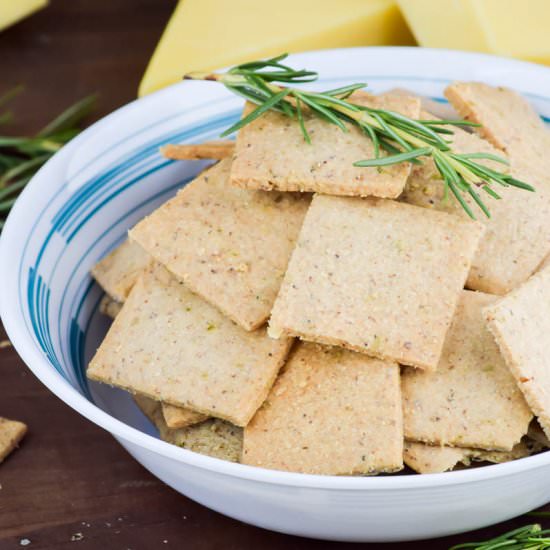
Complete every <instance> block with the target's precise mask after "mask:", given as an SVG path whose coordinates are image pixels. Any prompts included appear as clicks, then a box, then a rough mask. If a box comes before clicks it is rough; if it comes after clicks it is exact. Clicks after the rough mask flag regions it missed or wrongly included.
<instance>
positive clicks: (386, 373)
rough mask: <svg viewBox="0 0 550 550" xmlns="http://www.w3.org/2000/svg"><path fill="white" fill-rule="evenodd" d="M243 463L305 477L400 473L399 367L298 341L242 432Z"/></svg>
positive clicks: (401, 452)
mask: <svg viewBox="0 0 550 550" xmlns="http://www.w3.org/2000/svg"><path fill="white" fill-rule="evenodd" d="M243 462H244V463H246V464H251V465H253V466H261V467H264V468H272V469H275V470H288V471H291V472H301V473H310V474H333V475H351V474H373V473H379V472H396V471H398V470H401V469H402V467H403V424H402V410H401V392H400V380H399V365H397V364H396V363H390V362H387V361H380V360H378V359H371V358H370V357H366V356H365V355H362V354H359V353H354V352H351V351H347V350H343V349H341V348H330V347H327V346H321V345H319V344H311V343H299V344H298V345H297V346H296V347H295V349H294V350H293V351H292V352H291V354H290V357H289V359H288V361H287V363H286V365H285V367H284V369H283V372H282V374H281V375H280V376H279V377H278V379H277V381H276V382H275V385H274V386H273V388H272V390H271V392H270V394H269V396H268V398H267V400H266V402H265V403H264V405H263V406H262V407H261V408H260V410H259V411H258V412H257V413H256V415H255V416H254V418H253V419H252V421H251V422H250V424H249V425H248V426H247V427H246V428H245V430H244V447H243Z"/></svg>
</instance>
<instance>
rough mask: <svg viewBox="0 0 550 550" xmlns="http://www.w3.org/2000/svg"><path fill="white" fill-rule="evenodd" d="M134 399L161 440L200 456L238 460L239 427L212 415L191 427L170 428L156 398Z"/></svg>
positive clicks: (241, 439)
mask: <svg viewBox="0 0 550 550" xmlns="http://www.w3.org/2000/svg"><path fill="white" fill-rule="evenodd" d="M134 400H135V401H136V403H137V405H138V407H139V408H140V409H141V410H142V411H143V413H144V414H145V415H146V416H147V417H148V418H149V420H151V422H152V423H153V424H154V425H155V426H156V427H157V429H158V430H159V434H160V438H161V439H163V440H164V441H167V442H168V443H172V444H173V445H177V446H178V447H183V448H185V449H188V450H189V451H193V452H196V453H200V454H203V455H208V456H212V457H214V458H220V459H222V460H229V461H231V462H239V460H240V457H241V453H242V442H243V435H242V433H243V430H242V428H238V427H237V426H234V425H233V424H230V423H229V422H225V421H223V420H219V419H217V418H212V419H210V420H206V421H205V422H201V423H200V424H196V425H193V426H189V427H185V428H180V429H170V428H169V427H168V426H167V424H166V422H165V420H164V416H163V414H162V408H161V404H160V403H159V402H158V401H155V400H154V399H150V398H149V397H144V396H138V395H136V396H134Z"/></svg>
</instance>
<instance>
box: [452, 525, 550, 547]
mask: <svg viewBox="0 0 550 550" xmlns="http://www.w3.org/2000/svg"><path fill="white" fill-rule="evenodd" d="M467 548H469V549H471V550H497V549H501V548H502V549H506V550H545V549H549V548H550V530H549V529H542V527H541V526H540V525H539V524H538V523H534V524H533V525H526V526H524V527H520V528H519V529H514V530H513V531H509V532H508V533H504V534H503V535H500V536H498V537H495V538H494V539H490V540H486V541H482V542H466V543H464V544H457V545H456V546H453V547H452V548H450V549H449V550H465V549H467Z"/></svg>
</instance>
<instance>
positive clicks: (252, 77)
mask: <svg viewBox="0 0 550 550" xmlns="http://www.w3.org/2000/svg"><path fill="white" fill-rule="evenodd" d="M286 57H287V54H284V55H280V56H278V57H273V58H271V59H267V60H264V61H253V62H251V63H243V64H241V65H237V66H235V67H233V68H232V69H230V70H228V71H227V72H226V73H208V72H194V73H189V74H187V75H185V76H184V78H185V79H189V80H209V81H214V82H219V83H221V84H223V85H225V87H226V88H227V89H229V90H230V91H232V92H233V93H235V94H238V95H240V96H242V97H244V98H245V99H247V100H248V101H251V102H252V103H255V104H256V105H258V107H257V108H256V109H255V110H253V111H252V112H251V113H249V114H248V115H247V116H246V117H244V118H242V119H241V120H239V121H238V122H237V123H236V124H234V125H233V126H231V127H230V128H228V129H227V130H226V131H225V132H224V133H223V134H222V135H227V134H230V133H232V132H235V131H237V130H239V129H240V128H242V127H243V126H246V125H247V124H250V123H251V122H252V121H253V120H255V119H256V118H258V117H259V116H260V115H262V113H264V112H266V111H268V110H273V111H277V112H279V113H282V114H283V115H285V116H288V117H291V118H294V119H295V120H296V121H297V122H298V124H299V126H300V128H301V130H302V133H303V136H304V139H305V140H306V142H308V143H310V142H311V137H310V135H309V134H308V132H307V128H306V125H305V123H304V116H303V108H304V107H307V108H308V109H309V112H310V113H312V114H313V115H314V116H316V117H318V118H321V119H322V120H325V121H326V122H329V123H331V124H335V125H336V126H338V127H339V128H340V129H341V130H342V131H344V132H345V131H347V130H348V129H347V127H346V125H345V123H351V124H353V125H355V126H358V127H359V128H360V129H361V130H362V131H363V132H364V134H365V136H366V137H368V138H369V139H371V140H372V142H373V145H374V150H375V158H372V159H366V160H358V161H357V162H355V163H354V165H355V166H362V167H382V166H388V165H392V164H396V163H400V162H412V163H418V162H421V158H422V157H431V158H432V159H433V160H434V163H435V166H436V168H437V170H438V171H439V174H440V175H441V179H442V183H443V185H444V186H445V195H447V194H448V192H449V191H450V192H451V193H452V195H453V196H454V197H455V198H456V200H457V201H458V202H459V204H460V205H461V206H462V208H463V209H464V210H465V211H466V213H467V214H468V215H469V216H470V217H471V218H474V219H475V216H474V213H473V211H472V209H471V208H470V204H472V202H473V203H475V204H476V205H477V206H478V207H479V208H480V209H481V210H482V212H483V213H484V214H485V215H486V216H487V217H489V216H490V213H489V209H488V208H487V206H486V204H485V203H484V201H483V199H482V198H481V196H480V194H479V193H478V190H480V189H481V190H483V191H484V192H485V193H486V194H487V195H488V196H490V197H491V198H493V199H500V195H499V194H498V193H497V192H496V191H495V190H494V189H493V187H495V186H497V187H498V186H502V187H509V186H512V187H518V188H520V189H525V190H528V191H534V188H533V187H532V186H531V185H529V184H528V183H525V182H522V181H519V180H517V179H516V178H514V177H513V176H511V175H510V174H508V173H506V172H499V171H497V170H495V169H492V168H489V167H487V166H485V165H484V164H480V163H479V162H477V161H478V160H493V161H497V162H501V163H503V164H507V161H506V159H504V158H503V157H500V156H497V155H490V154H486V153H475V154H460V153H457V152H455V151H453V149H452V147H451V144H450V142H449V141H447V140H445V139H444V137H442V136H444V135H448V134H452V133H453V132H452V131H451V130H450V129H449V128H448V127H449V126H466V125H469V126H473V125H474V124H472V123H470V122H468V121H452V120H413V119H410V118H408V117H406V116H404V115H401V114H399V113H396V112H393V111H388V110H383V109H374V108H371V107H365V106H362V105H357V104H355V103H352V102H351V101H348V98H349V96H350V95H351V94H352V93H353V92H354V91H356V90H359V89H361V88H364V87H365V86H366V84H364V83H358V84H351V85H349V86H343V87H341V88H337V89H334V90H326V91H324V92H312V91H308V90H304V89H302V88H295V87H292V86H287V87H283V86H279V85H278V84H275V83H276V82H278V83H284V84H289V85H293V84H301V83H304V82H312V81H314V80H316V79H317V73H315V72H314V71H308V70H305V69H303V70H295V69H293V68H292V67H289V66H288V65H284V64H283V63H281V62H282V61H283V60H284V59H285V58H286ZM381 150H384V151H385V152H386V153H387V155H386V156H381V154H380V151H381Z"/></svg>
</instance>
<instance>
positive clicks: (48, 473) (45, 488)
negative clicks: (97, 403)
mask: <svg viewBox="0 0 550 550" xmlns="http://www.w3.org/2000/svg"><path fill="white" fill-rule="evenodd" d="M174 4H175V2H174V1H167V0H117V1H115V0H103V1H101V0H99V1H98V0H95V1H93V0H54V1H53V2H52V3H51V5H50V7H49V8H48V9H46V10H44V11H42V12H40V13H38V14H36V15H35V16H33V17H31V18H30V19H28V20H26V21H24V22H22V23H20V24H19V25H17V26H14V27H13V28H11V29H9V30H7V31H5V32H3V33H0V68H1V69H2V72H1V74H2V79H1V80H0V93H1V92H2V91H4V90H6V89H9V88H10V87H11V86H12V85H15V84H19V83H23V84H25V85H26V87H27V91H26V93H25V94H23V95H22V96H21V97H19V98H18V100H17V101H16V102H15V104H14V107H15V109H16V110H17V122H16V123H15V124H13V125H12V126H11V127H10V128H9V131H10V132H11V133H14V134H15V133H19V132H21V133H27V132H33V131H35V130H37V129H38V128H40V127H41V126H42V125H44V124H45V123H46V122H47V121H48V120H49V119H50V118H51V117H52V116H54V115H55V114H57V113H58V112H60V111H61V110H63V109H64V108H65V107H67V106H68V105H69V104H70V103H72V102H73V101H75V100H76V99H79V98H81V97H83V96H85V95H87V94H90V93H93V92H98V93H99V95H100V103H99V107H98V110H97V112H96V113H95V117H96V118H98V117H101V116H103V115H104V114H106V113H108V112H110V111H112V110H113V109H115V108H117V107H119V106H120V105H122V104H124V103H126V102H128V101H131V100H132V99H134V97H135V94H136V90H137V86H138V82H139V79H140V77H141V75H142V74H143V71H144V69H145V66H146V63H147V60H148V59H149V57H150V55H151V53H152V51H153V48H154V46H155V44H156V42H157V40H158V37H159V36H160V33H161V31H162V29H163V26H164V24H165V22H166V20H167V19H168V17H169V14H170V12H171V10H172V8H173V6H174ZM2 268H3V269H5V267H4V266H2ZM3 337H4V336H3V334H0V338H3ZM0 415H1V416H6V417H11V418H15V419H20V420H23V421H24V422H26V423H27V424H28V425H29V429H30V431H29V434H28V436H27V437H26V439H25V441H24V443H23V445H22V446H21V448H20V449H19V450H18V451H16V452H15V453H14V454H13V455H12V456H11V457H10V458H8V459H7V460H6V462H5V463H4V464H2V465H1V466H0V485H1V489H0V549H1V550H4V549H9V548H22V546H21V545H20V542H21V540H22V539H29V540H30V541H31V542H30V545H29V546H27V548H30V549H31V550H35V549H41V548H44V549H56V550H63V549H74V548H83V549H84V548H86V549H98V548H100V549H105V550H111V549H127V548H131V549H132V550H141V549H147V550H149V549H156V548H176V547H177V548H189V549H197V550H211V549H217V548H220V549H222V548H223V549H224V550H233V549H248V548H251V549H252V548H254V549H262V550H274V549H279V548H280V549H283V548H284V549H285V550H294V549H329V548H331V549H332V548H342V547H343V546H346V545H341V544H336V543H327V542H320V541H310V540H305V539H299V538H296V537H287V536H284V535H280V534H276V533H271V532H268V531H264V530H261V529H257V528H254V527H250V526H248V525H245V524H242V523H240V522H237V521H234V520H231V519H229V518H226V517H223V516H221V515H219V514H217V513H215V512H212V511H210V510H208V509H206V508H204V507H202V506H200V505H198V504H195V503H194V502H192V501H190V500H188V499H186V498H184V497H183V496H181V495H179V494H177V493H176V492H174V491H173V490H171V489H169V488H168V487H166V486H165V485H163V484H162V483H161V482H160V481H158V480H157V479H156V478H154V477H153V476H151V475H150V474H149V473H148V472H147V471H145V470H144V469H143V468H142V467H141V466H140V465H139V464H137V463H136V462H135V461H134V460H133V459H132V458H131V457H130V456H129V455H128V454H126V452H125V451H124V450H123V449H122V448H121V447H120V446H119V445H118V444H117V443H116V441H115V440H114V439H113V438H111V436H110V435H109V434H107V433H105V432H104V431H103V430H101V429H100V428H98V427H97V426H95V425H93V424H92V423H90V422H88V421H87V420H85V419H84V418H82V417H80V416H79V415H78V414H77V413H76V412H74V411H73V410H72V409H70V408H69V407H67V406H66V405H65V404H63V403H62V402H61V401H60V400H58V399H57V398H56V397H55V396H53V395H52V394H51V393H50V392H49V391H48V390H47V389H46V388H45V387H43V386H42V385H41V384H40V382H38V381H37V380H36V379H35V378H34V376H33V375H32V374H31V373H30V372H29V371H28V370H27V369H26V367H25V366H24V364H23V363H22V361H21V360H20V359H19V358H18V356H17V354H16V353H15V351H14V350H13V349H11V348H8V349H3V350H0ZM532 521H533V520H532V518H519V519H517V520H514V521H512V522H508V523H506V524H503V525H499V526H495V527H492V528H490V529H486V530H484V531H482V532H479V533H475V534H469V535H465V536H461V537H452V538H450V539H440V540H436V541H429V542H425V543H418V542H417V543H408V544H401V545H397V544H392V545H386V546H384V548H386V549H387V550H392V549H396V548H403V549H408V548H424V549H428V550H430V549H442V548H447V547H449V546H450V545H451V544H453V543H457V542H459V541H463V540H472V539H474V540H475V539H478V538H484V537H487V536H493V535H495V534H497V533H499V532H501V531H503V530H507V529H510V528H513V527H514V526H517V525H520V524H522V523H525V522H532ZM377 546H379V545H354V546H351V545H350V546H349V547H350V548H375V547H377Z"/></svg>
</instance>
